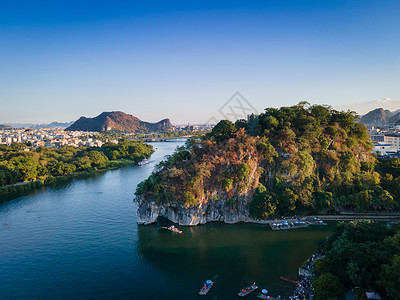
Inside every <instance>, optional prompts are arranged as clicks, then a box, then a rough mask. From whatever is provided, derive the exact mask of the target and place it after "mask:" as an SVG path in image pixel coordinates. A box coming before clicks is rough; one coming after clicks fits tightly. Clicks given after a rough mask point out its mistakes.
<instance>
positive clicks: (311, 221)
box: [306, 217, 328, 225]
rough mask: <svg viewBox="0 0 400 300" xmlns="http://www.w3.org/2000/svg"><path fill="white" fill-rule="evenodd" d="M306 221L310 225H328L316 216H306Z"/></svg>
mask: <svg viewBox="0 0 400 300" xmlns="http://www.w3.org/2000/svg"><path fill="white" fill-rule="evenodd" d="M306 222H307V223H308V224H310V225H328V224H327V223H325V222H324V221H322V220H320V219H318V218H317V217H314V218H308V219H306Z"/></svg>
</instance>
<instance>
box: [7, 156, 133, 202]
mask: <svg viewBox="0 0 400 300" xmlns="http://www.w3.org/2000/svg"><path fill="white" fill-rule="evenodd" d="M136 164H137V163H136V161H135V160H130V159H119V160H113V161H110V162H109V163H108V164H107V165H106V166H105V167H104V168H101V169H91V170H87V171H81V172H74V173H71V174H68V175H63V176H50V177H47V178H45V179H38V180H35V181H28V182H17V183H15V184H10V185H7V186H3V187H0V196H6V195H7V196H10V195H12V194H13V193H15V194H16V195H15V197H9V198H8V199H7V201H9V200H13V199H14V198H16V197H18V196H20V195H19V194H18V193H21V192H28V191H30V190H34V189H36V188H40V187H45V186H50V185H53V184H58V183H62V182H65V181H68V180H72V179H79V178H86V177H90V176H92V175H94V174H100V173H104V172H107V171H110V170H115V169H118V168H122V167H125V166H129V165H136Z"/></svg>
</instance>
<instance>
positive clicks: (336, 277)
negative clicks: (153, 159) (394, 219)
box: [313, 220, 400, 300]
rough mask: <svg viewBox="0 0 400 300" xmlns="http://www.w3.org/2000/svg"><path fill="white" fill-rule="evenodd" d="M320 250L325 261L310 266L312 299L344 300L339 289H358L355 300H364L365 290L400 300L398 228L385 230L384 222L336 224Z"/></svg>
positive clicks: (399, 243) (399, 236) (399, 234)
mask: <svg viewBox="0 0 400 300" xmlns="http://www.w3.org/2000/svg"><path fill="white" fill-rule="evenodd" d="M321 251H322V252H323V253H324V254H325V258H320V259H318V260H316V262H315V264H314V273H315V275H316V276H317V278H316V279H315V280H314V282H313V288H314V292H315V300H320V299H321V300H325V299H344V297H343V287H345V288H347V289H349V288H351V287H358V288H359V290H358V291H357V290H356V291H357V292H356V293H357V294H359V295H357V299H366V298H365V291H375V292H379V293H380V295H381V296H385V295H389V296H391V297H393V298H392V299H400V287H399V282H400V227H399V226H397V229H396V228H395V227H394V228H388V227H387V225H386V224H385V223H382V222H381V223H375V222H371V221H364V220H361V221H355V222H349V223H344V222H340V223H339V224H338V225H337V227H336V228H335V231H334V234H333V235H332V236H331V237H329V238H328V239H327V240H326V242H325V243H324V245H323V246H322V247H321ZM335 295H337V296H335ZM384 299H386V297H385V298H384Z"/></svg>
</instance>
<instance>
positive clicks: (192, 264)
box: [137, 223, 333, 299]
mask: <svg viewBox="0 0 400 300" xmlns="http://www.w3.org/2000/svg"><path fill="white" fill-rule="evenodd" d="M332 226H333V225H332V224H331V225H330V226H325V227H310V228H305V229H300V230H295V231H286V232H276V231H272V230H270V229H269V228H268V227H266V226H265V225H256V224H236V225H228V224H222V223H211V224H206V225H201V226H196V227H182V228H180V229H181V230H183V233H182V234H174V233H172V232H170V231H167V230H165V229H160V228H159V226H157V225H150V226H139V228H138V243H137V248H138V251H139V252H140V253H141V257H142V258H143V259H144V260H146V261H147V262H148V263H149V264H151V265H152V266H155V267H157V268H159V269H161V270H163V271H164V272H167V273H168V274H170V276H172V277H173V278H175V279H176V281H177V285H178V282H179V285H180V286H184V288H182V290H181V293H184V294H186V296H187V297H191V295H192V296H193V293H194V292H195V291H197V289H198V287H199V286H200V285H201V284H202V282H203V281H204V280H206V279H211V278H214V277H215V276H217V277H218V280H216V284H215V286H214V287H213V288H212V291H210V294H213V295H214V296H218V299H231V298H232V297H234V296H235V294H236V292H237V291H238V290H239V289H240V288H241V287H243V286H245V285H246V284H250V283H253V282H254V281H256V282H257V283H258V284H259V285H260V286H262V287H265V288H267V289H268V290H270V291H271V292H272V293H273V294H276V295H277V294H281V295H285V296H287V295H288V293H290V291H291V289H292V286H291V284H288V283H286V282H283V281H281V280H280V279H279V277H280V276H282V275H283V276H287V277H289V276H292V277H295V276H296V272H297V268H298V267H299V266H300V265H301V264H302V263H303V262H304V261H305V260H306V259H307V258H308V257H309V256H310V255H311V254H312V253H313V252H314V251H315V250H316V247H317V243H318V240H319V239H322V238H325V237H326V236H328V235H330V234H331V233H332ZM183 290H184V291H183ZM171 297H172V295H171ZM171 299H172V298H171Z"/></svg>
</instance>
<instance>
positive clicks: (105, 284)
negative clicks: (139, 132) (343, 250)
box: [0, 141, 333, 299]
mask: <svg viewBox="0 0 400 300" xmlns="http://www.w3.org/2000/svg"><path fill="white" fill-rule="evenodd" d="M182 144H183V142H182V141H173V142H160V143H153V146H154V147H155V149H156V151H155V153H154V154H153V155H152V157H151V158H150V163H149V164H147V165H143V166H128V167H124V168H121V169H117V170H111V171H107V172H104V173H101V174H97V175H95V176H92V177H89V178H83V179H74V180H71V181H69V182H66V183H63V184H58V185H53V186H49V187H45V188H39V189H37V190H34V191H32V192H30V193H26V194H24V195H22V194H21V195H20V196H19V197H17V198H16V199H14V200H11V201H5V200H7V199H6V197H4V196H3V197H2V199H1V200H2V201H3V202H1V203H0V299H15V298H18V299H21V298H24V299H26V298H29V299H37V298H40V299H55V298H68V299H79V298H96V299H108V298H124V299H198V297H199V296H198V295H197V293H198V291H199V289H200V287H201V286H202V284H203V282H204V281H205V280H206V279H213V281H214V282H215V284H214V286H213V288H212V289H211V291H210V292H209V294H208V295H207V296H206V297H208V298H210V299H235V298H237V296H236V293H237V292H238V291H239V290H240V288H242V287H244V286H246V285H249V284H251V283H253V282H254V281H255V282H257V284H259V286H260V287H261V288H267V289H268V290H269V291H270V293H271V294H272V295H277V294H281V295H284V296H287V295H288V294H289V293H290V291H291V290H292V289H293V286H292V285H291V284H289V283H286V282H283V281H281V280H280V279H279V277H280V276H281V275H283V276H287V277H289V276H292V277H295V275H296V272H297V268H298V266H299V265H300V264H301V263H302V262H303V261H304V260H306V259H307V258H308V257H309V256H310V255H311V254H312V253H313V252H314V251H315V250H316V247H317V242H318V240H319V239H322V238H325V237H326V236H328V235H330V234H331V233H332V227H333V225H328V226H322V227H310V228H307V229H300V230H296V231H287V232H275V231H272V230H270V229H269V228H268V227H267V226H266V225H257V224H236V225H228V224H220V223H211V224H206V225H201V226H197V227H182V228H180V229H182V230H183V233H182V234H180V235H178V234H174V233H171V232H169V231H167V230H162V229H159V227H158V226H157V225H149V226H138V225H137V224H136V210H137V206H136V205H135V203H134V202H133V201H132V199H133V197H134V191H135V189H136V186H137V184H138V183H139V182H141V181H142V180H144V179H145V178H147V177H148V176H149V175H150V174H151V172H152V170H153V168H154V166H155V165H156V163H158V162H159V161H160V160H162V158H163V157H164V156H165V155H167V154H171V153H172V152H173V150H174V149H175V148H176V147H177V146H180V145H182ZM6 224H8V225H6ZM255 296H256V293H254V295H250V296H249V297H248V298H249V299H256V297H255Z"/></svg>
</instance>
